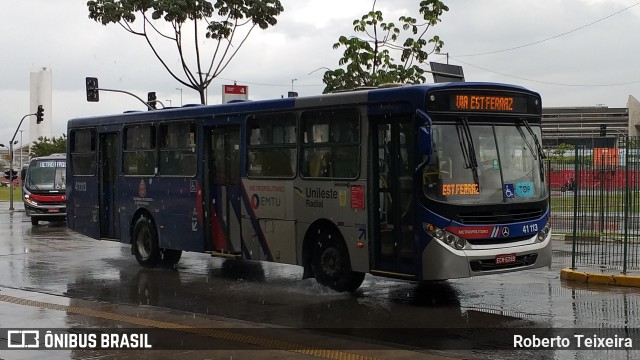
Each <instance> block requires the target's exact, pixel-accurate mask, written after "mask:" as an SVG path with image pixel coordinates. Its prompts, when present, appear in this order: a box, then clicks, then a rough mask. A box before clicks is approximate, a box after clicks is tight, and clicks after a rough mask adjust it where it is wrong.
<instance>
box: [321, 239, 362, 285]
mask: <svg viewBox="0 0 640 360" xmlns="http://www.w3.org/2000/svg"><path fill="white" fill-rule="evenodd" d="M319 235H320V239H319V241H318V245H317V247H316V248H315V251H314V254H313V263H312V267H313V273H314V275H315V277H316V281H317V282H318V283H319V284H321V285H323V286H327V287H329V288H331V289H333V290H335V291H338V292H344V291H349V292H351V291H355V290H356V289H358V288H359V287H360V285H361V284H362V281H363V280H364V275H365V274H364V273H361V272H355V271H353V270H351V261H350V260H349V252H348V251H347V248H346V246H345V245H344V241H343V240H342V238H341V237H339V236H334V234H332V233H325V234H323V233H322V232H320V233H319Z"/></svg>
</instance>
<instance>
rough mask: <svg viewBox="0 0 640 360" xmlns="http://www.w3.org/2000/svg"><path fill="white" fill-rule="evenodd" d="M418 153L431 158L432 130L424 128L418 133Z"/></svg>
mask: <svg viewBox="0 0 640 360" xmlns="http://www.w3.org/2000/svg"><path fill="white" fill-rule="evenodd" d="M418 151H419V152H420V155H422V156H427V157H431V152H432V151H433V149H432V148H431V128H429V127H426V126H422V127H421V128H420V130H419V131H418Z"/></svg>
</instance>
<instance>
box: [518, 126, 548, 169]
mask: <svg viewBox="0 0 640 360" xmlns="http://www.w3.org/2000/svg"><path fill="white" fill-rule="evenodd" d="M522 123H523V124H524V127H525V128H527V131H528V132H529V134H530V135H531V137H532V138H533V142H534V143H535V144H536V150H537V152H538V157H539V158H540V161H538V163H539V164H540V179H541V180H542V181H544V163H543V162H542V160H544V159H546V158H547V156H546V155H545V154H544V151H543V150H542V145H540V142H539V141H538V136H537V135H536V134H535V133H534V132H533V130H532V129H531V126H530V125H529V122H528V121H527V119H522Z"/></svg>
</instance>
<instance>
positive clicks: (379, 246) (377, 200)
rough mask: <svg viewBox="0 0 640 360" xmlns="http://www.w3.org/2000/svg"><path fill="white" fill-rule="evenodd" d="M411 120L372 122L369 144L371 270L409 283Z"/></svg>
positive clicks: (411, 274)
mask: <svg viewBox="0 0 640 360" xmlns="http://www.w3.org/2000/svg"><path fill="white" fill-rule="evenodd" d="M414 133H415V131H413V125H412V118H411V117H410V116H407V117H391V119H388V118H387V119H385V120H380V121H376V122H374V131H372V132H371V134H372V137H373V138H372V141H371V144H372V146H373V152H372V160H373V161H372V165H373V169H372V170H373V171H372V174H371V175H372V185H373V196H372V199H373V201H374V205H375V206H374V208H373V209H374V212H375V214H374V215H373V224H374V225H373V237H374V241H373V244H374V250H373V268H372V273H374V274H375V273H376V271H377V272H380V273H384V274H386V275H391V276H395V277H400V278H406V279H412V278H414V276H415V274H416V273H417V269H416V268H415V264H416V263H417V262H416V259H415V254H416V248H415V246H416V245H415V240H414V232H413V226H414V210H413V208H414V206H415V203H414V199H413V181H412V179H413V158H412V157H413V148H414Z"/></svg>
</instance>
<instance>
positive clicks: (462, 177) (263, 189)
mask: <svg viewBox="0 0 640 360" xmlns="http://www.w3.org/2000/svg"><path fill="white" fill-rule="evenodd" d="M541 113H542V104H541V99H540V96H539V95H538V94H537V93H535V92H532V91H530V90H527V89H525V88H522V87H518V86H512V85H504V84H493V83H448V84H425V85H412V86H398V87H383V88H376V89H364V90H356V91H350V92H341V93H335V94H326V95H319V96H311V97H299V98H286V99H274V100H262V101H242V102H234V103H229V104H222V105H196V106H185V107H181V108H170V109H162V110H154V111H139V112H127V113H124V114H118V115H112V116H99V117H88V118H78V119H72V120H70V121H69V122H68V139H69V141H68V166H67V183H68V187H67V196H68V199H67V224H68V226H69V228H71V229H73V230H75V231H77V232H80V233H82V234H85V235H87V236H90V237H92V238H96V239H110V240H115V241H120V242H122V243H125V244H129V245H130V246H131V249H132V253H133V254H134V255H135V257H136V259H137V261H138V262H139V263H140V264H141V265H142V266H145V267H153V266H157V265H161V264H165V265H175V264H176V263H177V262H178V261H179V260H180V257H181V256H182V252H185V251H186V252H200V253H203V252H204V253H209V254H211V255H212V256H220V257H226V258H231V259H238V260H241V259H246V260H261V261H272V262H279V263H285V264H295V265H299V266H302V267H303V269H304V271H303V274H304V275H303V277H305V278H309V277H315V279H316V280H317V281H318V282H319V283H320V284H322V285H325V286H328V287H330V288H332V289H334V290H336V291H353V290H355V289H357V288H358V287H359V286H360V285H361V283H362V281H363V279H364V276H365V274H366V273H370V274H373V275H375V276H383V277H391V278H397V279H404V280H410V281H425V280H443V279H452V278H464V277H470V276H477V275H486V274H497V273H504V272H510V271H518V270H526V269H534V268H539V267H544V266H548V265H549V264H550V263H551V246H550V238H551V232H550V225H549V194H548V192H547V186H546V185H545V182H546V181H547V180H546V175H545V170H544V166H543V158H544V154H543V152H542V148H541V145H540V139H541V129H540V126H541Z"/></svg>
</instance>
